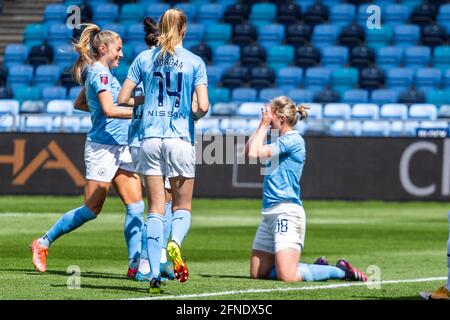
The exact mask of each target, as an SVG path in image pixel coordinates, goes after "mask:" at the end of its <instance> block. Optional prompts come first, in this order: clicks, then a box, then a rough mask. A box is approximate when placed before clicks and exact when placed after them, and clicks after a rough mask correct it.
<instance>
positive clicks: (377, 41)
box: [363, 24, 392, 50]
mask: <svg viewBox="0 0 450 320" xmlns="http://www.w3.org/2000/svg"><path fill="white" fill-rule="evenodd" d="M363 27H365V28H367V27H366V26H365V25H364V26H363ZM365 31H366V43H367V46H368V47H369V48H372V49H374V50H378V49H380V48H382V47H386V46H388V45H389V44H390V42H391V39H392V27H391V26H388V25H383V24H382V25H381V28H380V29H365Z"/></svg>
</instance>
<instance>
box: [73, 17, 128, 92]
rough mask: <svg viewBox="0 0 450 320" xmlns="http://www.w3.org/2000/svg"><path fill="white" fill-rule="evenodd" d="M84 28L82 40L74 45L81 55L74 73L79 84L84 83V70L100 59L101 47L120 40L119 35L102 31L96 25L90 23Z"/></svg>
mask: <svg viewBox="0 0 450 320" xmlns="http://www.w3.org/2000/svg"><path fill="white" fill-rule="evenodd" d="M84 26H85V28H84V30H83V32H82V33H81V36H80V40H78V42H76V43H74V44H73V45H74V47H75V50H76V51H77V52H78V53H79V54H80V56H79V57H78V59H77V61H76V62H75V66H74V68H73V72H72V73H73V76H74V78H75V80H76V81H77V82H78V83H79V84H82V83H83V79H82V73H83V69H84V68H85V67H86V66H87V65H90V64H93V63H94V62H95V61H97V60H98V59H99V58H100V55H99V51H98V48H99V47H100V45H101V44H105V45H109V44H110V43H112V42H114V41H116V40H117V39H119V38H120V36H119V35H118V34H117V33H115V32H113V31H109V30H103V31H102V30H100V27H99V26H97V25H95V24H92V23H88V24H85V25H84Z"/></svg>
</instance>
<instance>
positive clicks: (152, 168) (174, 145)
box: [138, 138, 195, 178]
mask: <svg viewBox="0 0 450 320" xmlns="http://www.w3.org/2000/svg"><path fill="white" fill-rule="evenodd" d="M138 172H139V173H140V174H143V175H146V176H165V177H166V178H174V177H179V176H181V177H184V178H194V177H195V145H193V144H192V143H190V142H189V141H187V140H184V139H181V138H165V139H161V138H147V139H144V140H142V143H141V151H140V153H139V160H138Z"/></svg>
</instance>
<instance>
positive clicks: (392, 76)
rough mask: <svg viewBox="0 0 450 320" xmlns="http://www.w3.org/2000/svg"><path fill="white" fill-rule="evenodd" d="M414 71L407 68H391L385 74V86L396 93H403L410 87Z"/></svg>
mask: <svg viewBox="0 0 450 320" xmlns="http://www.w3.org/2000/svg"><path fill="white" fill-rule="evenodd" d="M413 79H414V71H413V70H412V69H407V68H392V69H389V70H388V72H387V77H386V86H387V87H388V88H390V89H394V90H397V91H404V90H406V89H407V88H408V87H410V86H411V84H412V81H413Z"/></svg>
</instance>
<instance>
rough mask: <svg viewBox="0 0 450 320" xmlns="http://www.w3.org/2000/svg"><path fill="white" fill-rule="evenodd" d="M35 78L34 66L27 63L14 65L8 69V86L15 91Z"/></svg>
mask: <svg viewBox="0 0 450 320" xmlns="http://www.w3.org/2000/svg"><path fill="white" fill-rule="evenodd" d="M32 78H33V67H32V66H30V65H27V64H20V65H13V66H12V67H11V68H9V71H8V78H7V82H8V86H9V87H10V88H11V89H12V90H13V91H15V90H16V89H17V88H19V87H26V86H28V85H29V84H30V83H31V80H32Z"/></svg>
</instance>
